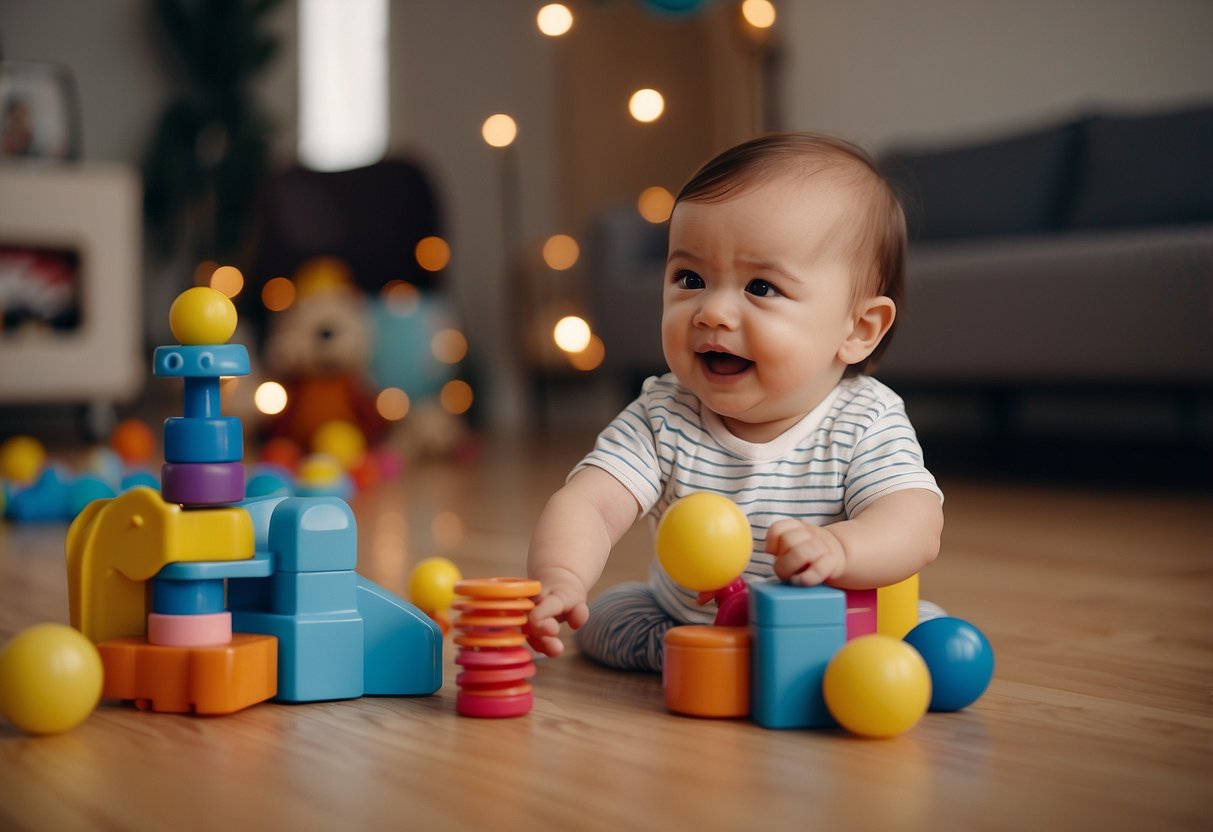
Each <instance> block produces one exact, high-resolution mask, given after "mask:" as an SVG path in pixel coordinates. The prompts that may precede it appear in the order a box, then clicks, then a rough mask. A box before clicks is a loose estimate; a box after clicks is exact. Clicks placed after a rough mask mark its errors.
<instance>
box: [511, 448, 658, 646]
mask: <svg viewBox="0 0 1213 832" xmlns="http://www.w3.org/2000/svg"><path fill="white" fill-rule="evenodd" d="M639 515H640V504H639V503H638V502H636V498H635V497H634V496H632V492H630V491H628V490H627V489H626V488H624V487H623V485H622V484H621V483H620V482H619V480H617V479H615V478H614V477H613V476H611V475H610V474H608V473H607V472H606V471H604V470H602V469H601V468H596V467H594V466H589V467H586V468H583V469H582V470H580V471H578V472H577V473H576V474H574V475H573V477H572V478H571V479H570V480H569V481H568V482H567V483H566V484H565V486H564V487H563V488H561V489H560V490H559V491H557V492H556V493H555V494H553V495H552V497H551V499H550V500H548V504H547V505H546V506H545V507H544V509H543V513H542V514H540V515H539V521H538V523H536V525H535V531H534V533H533V534H532V535H531V549H530V553H529V554H528V555H527V574H528V575H529V576H530V577H532V578H535V579H536V580H538V581H540V582H541V583H542V584H543V591H542V593H541V594H540V596H539V602H538V603H537V604H536V605H535V609H533V610H532V611H531V614H530V628H529V629H530V636H529V638H530V642H531V646H532V647H534V648H535V649H536V650H539V651H540V652H542V653H546V654H547V655H549V656H558V655H560V653H561V651H563V650H564V645H563V644H562V643H561V641H560V639H559V638H558V635H559V633H560V622H562V621H567V622H568V624H569V626H570V627H572V628H573V629H577V628H578V627H580V626H581V625H582V624H584V623H585V622H586V619H588V618H589V615H590V611H589V607H588V606H587V605H586V599H587V597H588V596H589V592H590V588H591V587H592V586H593V585H594V583H595V582H596V581H597V580H598V577H599V576H600V575H601V574H602V569H603V567H604V566H605V565H606V561H607V556H608V555H610V553H611V548H612V547H613V546H614V545H615V544H616V543H618V542H619V539H620V538H621V537H623V535H624V533H625V532H627V530H628V529H630V528H631V527H632V524H633V523H634V522H636V518H637V517H638V516H639Z"/></svg>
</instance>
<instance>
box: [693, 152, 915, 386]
mask: <svg viewBox="0 0 1213 832" xmlns="http://www.w3.org/2000/svg"><path fill="white" fill-rule="evenodd" d="M789 171H795V172H799V173H802V174H805V175H812V174H816V173H828V174H831V175H834V176H838V177H840V178H841V179H842V181H844V182H846V183H848V184H852V185H854V187H855V188H856V191H857V197H856V208H857V209H859V210H858V216H857V220H858V223H859V226H858V227H857V228H856V229H855V231H856V233H855V237H854V241H853V246H854V254H855V257H856V259H857V261H858V262H859V264H860V267H861V268H860V273H859V276H858V277H857V279H856V281H855V285H854V287H853V291H854V297H855V299H856V300H858V299H859V298H861V297H868V296H871V297H879V296H881V295H883V296H885V297H887V298H889V299H890V300H892V301H893V303H894V304H895V305H896V306H897V308H898V310H899V311H900V310H901V308H902V304H903V303H904V300H905V281H906V278H905V274H906V270H905V255H906V217H905V211H904V209H903V208H902V205H901V200H899V199H898V197H897V194H896V193H895V192H894V190H893V188H892V186H891V185H890V184H889V183H888V181H887V180H886V179H885V178H884V177H883V176H882V175H881V174H880V172H879V170H877V168H876V165H875V163H874V162H873V161H872V158H871V157H870V156H869V155H868V154H867V153H866V152H864V151H863V150H862V149H860V148H858V147H856V146H855V145H853V144H851V143H850V142H846V141H843V140H842V139H838V138H835V137H833V136H827V135H824V134H822V133H812V132H797V133H770V134H768V135H765V136H760V137H758V138H756V139H751V140H749V141H746V142H743V143H741V144H739V145H736V146H735V147H731V148H729V149H728V150H726V151H724V152H723V153H721V154H719V155H718V156H716V157H715V158H713V159H711V160H709V161H708V162H707V163H705V164H704V165H703V166H702V167H701V168H699V170H698V171H696V172H695V174H694V175H693V176H691V178H690V180H688V181H687V183H686V184H685V185H683V186H682V190H681V191H679V193H678V196H677V198H676V199H675V200H674V204H675V206H677V205H678V204H679V203H681V202H720V201H723V200H726V199H728V198H729V197H730V196H731V195H732V194H734V193H735V192H737V191H738V190H739V189H743V188H746V187H749V186H751V185H755V184H760V183H762V182H765V181H767V180H768V179H771V178H774V177H775V176H778V175H780V174H784V173H787V172H789ZM896 326H897V320H896V319H894V322H893V326H892V327H891V328H890V329H889V331H888V332H887V333H886V334H885V337H884V338H883V339H882V340H881V342H880V343H879V344H877V345H876V348H875V349H874V350H873V351H872V353H871V355H869V356H868V357H867V358H865V359H864V360H863V361H861V362H859V363H858V364H854V365H852V366H851V367H849V368H847V375H854V374H856V373H861V372H865V371H867V370H869V369H872V368H874V367H875V364H876V360H877V359H878V358H879V357H880V355H881V354H882V353H883V352H884V351H885V348H886V347H887V346H888V343H889V340H890V339H891V338H892V336H893V330H894V329H896Z"/></svg>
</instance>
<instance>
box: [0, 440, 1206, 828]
mask: <svg viewBox="0 0 1213 832" xmlns="http://www.w3.org/2000/svg"><path fill="white" fill-rule="evenodd" d="M580 450H582V448H580V447H577V446H574V445H572V444H570V445H568V446H567V447H566V446H563V445H557V446H553V444H552V443H550V442H549V443H545V444H543V445H539V444H535V443H527V442H502V443H496V444H493V445H490V446H489V447H488V448H487V449H486V451H485V454H484V456H483V458H482V459H481V461H480V462H478V463H476V464H472V465H465V466H462V467H451V466H443V465H429V466H417V467H415V468H414V469H412V470H411V471H409V472H408V475H407V477H406V479H405V481H404V482H403V483H402V484H400V485H397V486H391V487H385V488H381V489H379V490H377V491H375V492H373V493H369V494H366V495H363V496H362V497H360V498H359V499H358V500H357V501H356V505H355V510H356V513H357V515H358V517H359V523H360V540H359V549H360V561H359V562H360V566H359V570H360V571H361V572H362V573H364V574H365V575H367V576H368V577H370V578H372V579H374V580H377V581H378V582H380V583H382V584H384V585H386V586H387V587H389V588H391V589H394V590H396V591H398V592H401V593H402V594H403V592H404V590H405V584H406V579H407V575H408V570H409V569H410V567H411V564H412V563H414V562H416V560H418V559H420V558H422V557H425V556H427V555H431V554H437V553H444V554H448V555H449V556H451V557H453V558H454V559H455V560H456V561H457V562H458V563H459V564H460V566H461V568H462V570H463V573H464V574H465V575H468V576H488V575H504V574H517V573H519V572H520V571H521V570H522V569H523V563H524V559H525V553H526V543H527V535H528V532H529V527H530V524H531V522H532V521H533V519H534V517H535V516H536V514H537V512H538V511H539V509H540V507H541V506H542V504H543V501H544V500H545V499H546V496H547V494H548V493H549V492H550V491H551V490H552V489H553V488H554V487H555V486H556V485H557V484H558V483H559V482H560V481H561V480H562V478H563V476H564V472H565V471H566V470H567V468H568V467H569V465H570V464H571V463H572V462H573V460H574V459H575V458H576V457H577V455H578V453H579V451H580ZM942 485H943V487H944V490H945V491H946V493H947V497H948V499H947V504H946V513H947V528H946V531H945V537H944V548H943V553H942V555H941V557H940V560H939V562H938V563H937V564H936V565H934V566H933V567H932V568H931V569H930V570H928V571H927V572H926V573H925V574H924V576H923V588H924V595H925V596H926V597H929V598H931V599H933V600H935V601H937V602H939V603H940V604H942V605H943V606H944V607H946V608H947V609H948V610H949V611H950V612H952V613H953V614H955V615H959V616H961V617H963V618H967V619H969V620H970V621H972V622H974V623H975V624H977V625H978V626H979V627H980V628H981V629H982V630H983V631H984V632H985V633H986V634H987V635H988V636H989V638H990V641H991V642H992V643H993V645H994V648H995V651H996V654H997V668H996V675H995V680H994V682H993V684H992V685H991V687H990V689H989V691H988V692H987V694H986V695H985V697H984V698H982V699H981V700H980V701H979V702H978V703H977V704H976V705H974V706H973V707H971V708H969V709H968V710H966V711H963V712H960V713H955V714H928V715H927V716H926V717H925V718H924V719H923V721H922V722H921V723H919V725H918V726H916V727H915V728H914V729H912V730H911V731H910V732H908V733H906V734H904V735H902V736H900V737H898V738H895V739H891V740H881V741H873V740H860V739H856V738H853V737H850V736H847V735H846V734H844V733H842V732H838V731H769V730H766V729H763V728H760V727H758V726H756V725H754V724H752V723H750V722H748V721H745V720H732V721H705V720H695V719H689V718H684V717H678V716H673V715H671V714H669V713H667V712H666V711H665V710H664V708H663V705H662V695H661V684H660V680H659V679H658V678H656V677H653V676H647V675H629V674H619V673H613V672H609V671H605V670H602V669H599V668H597V667H595V666H592V665H591V664H589V663H588V662H586V661H584V660H582V659H580V658H578V657H577V656H575V655H572V656H568V657H563V658H560V659H557V660H546V661H543V662H542V663H541V664H540V669H539V673H538V676H537V677H536V679H535V680H534V681H535V689H536V705H535V708H534V710H533V712H532V713H531V714H530V715H528V716H526V717H523V718H519V719H511V720H495V721H488V720H473V719H467V718H463V717H458V716H456V715H455V711H454V684H453V681H452V680H453V673H451V672H450V670H451V668H452V667H453V665H452V664H451V663H450V659H451V656H450V653H451V651H450V649H449V646H450V645H449V643H448V650H447V655H446V657H445V658H446V662H447V670H448V672H447V675H446V679H447V682H446V684H445V685H444V686H443V688H442V690H441V691H439V692H438V694H437V695H435V696H432V697H426V698H419V699H361V700H354V701H346V702H332V703H323V704H311V705H276V704H264V705H259V706H256V707H254V708H251V709H248V710H246V711H244V712H241V713H239V714H235V715H232V716H228V717H220V718H210V719H206V718H195V717H183V716H171V715H163V714H154V713H143V712H139V711H136V710H134V709H133V708H131V707H127V706H123V705H119V704H116V703H104V704H103V705H102V706H101V707H100V708H99V709H98V711H97V712H96V713H95V714H94V715H93V716H92V717H90V718H89V719H88V721H86V722H85V723H84V724H83V725H82V726H80V727H79V728H77V729H75V730H73V731H71V732H69V733H67V734H63V735H60V736H54V737H46V738H29V737H25V736H22V735H20V734H18V733H16V732H14V731H12V730H11V729H9V728H7V727H0V829H5V830H7V829H46V830H65V829H96V830H107V829H173V830H183V829H208V830H225V829H231V830H244V829H264V828H275V829H291V830H307V829H334V828H342V829H364V828H393V829H397V828H398V829H416V830H443V829H456V830H465V829H466V830H473V829H520V830H521V829H527V830H536V829H554V828H560V829H566V830H567V829H575V830H583V829H604V830H605V829H610V830H620V829H661V830H670V829H696V828H698V829H764V830H769V829H793V828H794V829H880V830H886V829H924V830H926V829H929V830H954V829H965V830H972V829H1008V830H1012V829H1014V830H1019V829H1030V830H1051V829H1098V830H1111V829H1165V830H1174V829H1204V830H1208V829H1210V828H1213V699H1211V695H1213V501H1211V500H1210V499H1208V498H1207V497H1200V498H1179V499H1176V498H1174V497H1172V496H1169V495H1162V494H1130V493H1109V492H1100V491H1096V490H1078V489H1073V488H1050V487H1027V486H1021V485H1011V484H997V483H989V482H976V481H958V480H957V481H953V480H949V479H948V478H946V477H944V478H942ZM64 532H65V529H64V528H63V527H61V526H50V527H13V526H9V527H7V528H6V529H5V528H2V527H0V637H3V638H7V637H8V636H9V635H11V634H12V633H14V632H16V631H17V630H19V629H21V628H23V627H26V626H28V625H31V624H34V623H37V622H41V621H46V620H55V621H66V620H67V611H66V588H65V578H64V567H63V538H64ZM648 553H649V540H648V533H647V531H645V530H644V529H640V528H638V529H637V530H634V531H633V532H631V533H629V535H628V536H627V537H626V538H625V540H624V541H623V543H622V544H621V545H620V547H619V549H618V550H617V552H616V555H615V556H614V558H613V560H612V562H611V564H610V566H609V567H608V573H607V575H606V577H605V578H604V583H603V585H606V584H608V583H610V582H613V581H617V580H621V579H625V578H631V577H641V576H643V574H644V570H645V565H646V562H647V558H648V557H649V554H648ZM600 588H601V585H600Z"/></svg>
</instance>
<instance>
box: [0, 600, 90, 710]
mask: <svg viewBox="0 0 1213 832" xmlns="http://www.w3.org/2000/svg"><path fill="white" fill-rule="evenodd" d="M103 678H104V671H103V670H102V668H101V655H100V654H99V653H98V652H97V648H96V647H94V646H93V643H92V642H91V641H89V640H88V639H87V638H85V637H84V635H83V634H81V633H80V632H79V631H77V630H73V629H72V628H71V627H67V626H65V625H63V624H37V625H35V626H33V627H30V628H28V629H26V630H22V631H21V632H20V633H18V634H17V635H15V636H13V638H12V639H11V640H10V641H9V642H8V644H6V645H4V647H3V649H0V714H2V715H3V716H4V717H5V718H6V719H8V721H9V722H11V723H13V724H14V725H16V726H17V727H18V728H20V729H22V730H24V731H28V732H29V733H31V734H57V733H59V732H60V731H66V730H68V729H69V728H74V727H76V726H77V725H79V724H80V723H81V722H83V721H84V720H85V719H86V718H87V717H88V715H89V714H91V713H92V712H93V709H94V708H96V707H97V703H98V702H99V701H100V700H101V685H102V680H103Z"/></svg>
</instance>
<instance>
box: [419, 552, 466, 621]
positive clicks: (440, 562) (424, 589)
mask: <svg viewBox="0 0 1213 832" xmlns="http://www.w3.org/2000/svg"><path fill="white" fill-rule="evenodd" d="M462 579H463V575H462V574H461V573H460V571H459V567H458V566H456V565H455V564H454V562H453V561H451V560H449V559H448V558H444V557H432V558H425V559H424V560H422V561H420V562H419V563H418V564H417V565H416V566H414V567H413V571H412V572H410V573H409V600H410V601H412V602H413V603H414V604H415V605H416V606H417V607H418V609H420V610H421V611H422V612H424V613H425V614H426V615H428V616H429V617H430V618H432V619H434V621H436V622H437V623H438V626H439V627H441V628H442V633H443V635H446V633H447V632H448V631H450V629H451V618H450V611H451V604H453V603H454V602H455V584H457V583H458V582H459V581H461V580H462Z"/></svg>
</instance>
